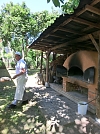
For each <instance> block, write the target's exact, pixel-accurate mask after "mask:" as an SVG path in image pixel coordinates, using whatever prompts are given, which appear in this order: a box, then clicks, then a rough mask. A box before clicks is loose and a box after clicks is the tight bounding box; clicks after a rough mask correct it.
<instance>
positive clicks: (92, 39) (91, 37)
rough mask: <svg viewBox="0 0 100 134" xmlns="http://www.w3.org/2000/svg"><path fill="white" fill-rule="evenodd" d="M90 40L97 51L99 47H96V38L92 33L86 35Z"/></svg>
mask: <svg viewBox="0 0 100 134" xmlns="http://www.w3.org/2000/svg"><path fill="white" fill-rule="evenodd" d="M88 36H89V37H90V39H91V41H92V43H93V44H94V46H95V48H96V49H97V51H98V52H99V47H98V43H97V42H96V40H95V39H94V38H93V36H92V34H89V35H88Z"/></svg>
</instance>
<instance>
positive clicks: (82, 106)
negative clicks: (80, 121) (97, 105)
mask: <svg viewBox="0 0 100 134" xmlns="http://www.w3.org/2000/svg"><path fill="white" fill-rule="evenodd" d="M87 108H88V104H87V102H84V101H81V102H79V103H78V114H81V115H86V113H87Z"/></svg>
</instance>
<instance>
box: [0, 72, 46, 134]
mask: <svg viewBox="0 0 100 134" xmlns="http://www.w3.org/2000/svg"><path fill="white" fill-rule="evenodd" d="M6 73H7V72H5V73H3V72H2V71H1V73H0V74H1V75H3V76H4V75H5V76H8V75H9V74H6ZM31 74H32V72H31ZM0 77H1V76H0ZM27 91H28V93H29V94H31V96H32V93H31V92H30V89H27ZM14 93H15V85H14V83H13V82H12V81H10V82H9V81H8V82H3V83H0V134H45V122H46V121H45V118H44V116H43V115H42V113H41V111H40V110H39V108H38V104H37V101H36V100H35V99H34V96H33V101H30V103H29V104H27V105H24V106H19V107H18V108H16V109H13V110H8V109H7V105H8V104H9V103H10V102H11V101H12V100H13V97H14Z"/></svg>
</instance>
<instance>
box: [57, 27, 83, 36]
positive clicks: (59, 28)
mask: <svg viewBox="0 0 100 134" xmlns="http://www.w3.org/2000/svg"><path fill="white" fill-rule="evenodd" d="M56 30H60V31H64V32H69V33H73V34H78V35H83V34H82V33H80V32H77V31H75V30H72V29H68V28H64V27H58V28H57V29H56Z"/></svg>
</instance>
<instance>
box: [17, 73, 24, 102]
mask: <svg viewBox="0 0 100 134" xmlns="http://www.w3.org/2000/svg"><path fill="white" fill-rule="evenodd" d="M26 82H27V77H25V75H24V74H23V75H21V76H19V77H18V78H17V87H16V92H15V97H14V99H15V100H23V96H24V91H25V85H26Z"/></svg>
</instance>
